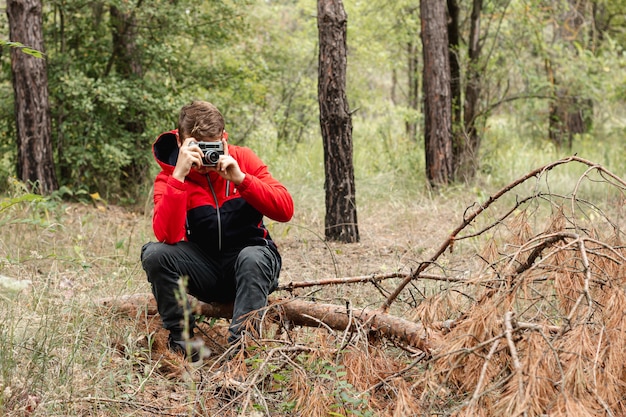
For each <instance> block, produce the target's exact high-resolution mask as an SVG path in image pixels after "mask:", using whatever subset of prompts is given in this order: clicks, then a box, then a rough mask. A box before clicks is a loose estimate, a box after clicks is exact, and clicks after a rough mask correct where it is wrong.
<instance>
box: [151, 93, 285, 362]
mask: <svg viewBox="0 0 626 417" xmlns="http://www.w3.org/2000/svg"><path fill="white" fill-rule="evenodd" d="M224 127H225V126H224V118H223V116H222V114H221V113H220V112H219V110H218V109H217V108H216V107H215V106H214V105H212V104H211V103H208V102H205V101H193V102H192V103H190V104H188V105H186V106H184V107H183V108H182V109H181V111H180V115H179V120H178V129H176V130H172V131H169V132H165V133H163V134H161V135H160V136H159V137H158V138H157V140H156V141H155V143H154V145H153V153H154V157H155V159H156V161H157V163H158V164H159V165H160V167H161V172H160V173H159V174H158V175H157V176H156V179H155V182H154V216H153V220H152V225H153V230H154V234H155V236H156V240H157V241H158V242H150V243H147V244H145V245H144V246H143V248H142V251H141V262H142V266H143V269H144V270H145V271H146V274H147V277H148V281H149V282H150V283H151V285H152V292H153V294H154V297H155V299H156V301H157V306H158V311H159V314H160V315H161V318H162V321H163V327H165V328H166V329H167V330H169V346H170V348H171V349H172V350H175V351H180V352H182V353H184V354H186V355H187V356H188V357H189V356H190V357H191V359H192V360H193V361H196V360H198V359H199V357H198V350H197V348H196V346H195V345H194V344H192V342H191V340H192V338H193V330H194V327H195V322H194V317H193V315H191V314H189V305H188V301H187V297H186V296H185V294H184V293H185V292H186V293H188V294H191V295H193V296H194V297H196V298H197V299H199V300H201V301H204V302H223V303H229V302H233V303H234V307H233V318H232V321H231V324H230V327H229V337H228V341H229V343H231V344H235V343H237V342H238V341H239V339H240V338H241V334H242V331H243V325H242V322H243V321H244V320H246V319H248V316H249V315H250V314H249V313H251V312H253V311H255V310H257V309H260V308H262V307H264V306H266V305H267V299H268V295H269V294H270V293H271V292H272V291H274V290H275V289H276V287H277V286H278V275H279V272H280V268H281V257H280V254H279V252H278V249H277V247H276V245H275V243H274V242H273V241H272V238H271V237H270V235H269V233H268V230H267V229H266V228H265V225H264V224H263V217H264V216H267V217H268V218H270V219H273V220H276V221H279V222H287V221H289V220H290V219H291V217H292V215H293V200H292V198H291V195H290V194H289V192H288V191H287V189H286V188H285V187H284V186H283V185H282V184H281V183H280V182H279V181H277V180H276V179H275V178H273V177H272V175H271V174H270V173H269V171H268V168H267V166H266V165H265V164H264V163H263V162H262V161H261V159H260V158H259V157H258V156H257V155H256V154H255V153H254V152H253V151H252V150H250V149H249V148H245V147H240V146H234V145H228V142H227V138H228V134H227V133H226V131H225V130H224ZM181 288H182V290H183V292H182V294H183V296H182V297H181ZM254 319H255V318H254V316H253V320H254ZM256 320H257V322H256V324H255V325H254V326H253V328H255V329H257V330H258V326H259V323H258V320H259V317H258V315H257V317H256ZM186 333H187V334H186Z"/></svg>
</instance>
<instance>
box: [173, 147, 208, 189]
mask: <svg viewBox="0 0 626 417" xmlns="http://www.w3.org/2000/svg"><path fill="white" fill-rule="evenodd" d="M195 141H196V140H195V139H194V138H187V139H185V141H184V142H183V143H182V144H181V145H180V148H178V160H177V161H176V167H174V172H173V173H172V177H174V178H176V179H177V180H178V181H180V182H185V177H186V176H187V175H189V171H191V168H192V167H196V168H199V167H202V156H203V155H202V151H201V150H200V148H199V147H197V146H189V144H190V143H191V142H195Z"/></svg>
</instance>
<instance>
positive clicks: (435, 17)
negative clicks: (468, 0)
mask: <svg viewBox="0 0 626 417" xmlns="http://www.w3.org/2000/svg"><path fill="white" fill-rule="evenodd" d="M420 11H421V24H422V44H423V53H424V75H423V78H424V82H423V86H424V116H425V125H424V145H425V152H426V176H427V178H428V181H429V183H430V185H431V186H433V187H437V186H440V185H445V184H448V183H450V181H451V180H452V175H453V169H452V168H453V165H452V163H453V155H452V134H451V130H452V115H451V112H452V103H451V97H450V57H449V55H448V31H447V23H446V21H447V14H446V4H445V3H444V2H442V1H440V0H421V1H420Z"/></svg>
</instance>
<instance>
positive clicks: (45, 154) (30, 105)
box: [6, 0, 59, 194]
mask: <svg viewBox="0 0 626 417" xmlns="http://www.w3.org/2000/svg"><path fill="white" fill-rule="evenodd" d="M41 9H42V5H41V1H40V0H8V1H7V3H6V10H7V16H8V20H9V37H10V40H11V41H12V42H20V43H22V44H24V45H26V46H28V47H30V48H33V49H36V50H38V51H40V52H42V53H43V52H44V44H43V30H42V14H41V13H42V10H41ZM11 72H12V74H13V91H14V94H15V119H16V124H17V175H18V178H19V179H20V180H22V181H24V182H26V183H27V184H28V186H29V187H31V188H32V190H33V191H35V192H40V193H42V194H50V193H51V192H52V191H55V190H57V189H58V188H59V186H58V182H57V177H56V173H55V168H54V159H53V152H52V139H51V136H52V128H51V122H50V104H49V102H48V75H47V72H46V60H45V58H37V57H34V56H32V55H28V54H25V53H23V52H22V51H21V50H20V49H19V48H11Z"/></svg>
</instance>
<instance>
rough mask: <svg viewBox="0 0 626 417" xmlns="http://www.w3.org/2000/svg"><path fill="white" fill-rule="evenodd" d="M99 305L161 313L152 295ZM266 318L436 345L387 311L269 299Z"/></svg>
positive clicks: (208, 312)
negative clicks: (365, 332)
mask: <svg viewBox="0 0 626 417" xmlns="http://www.w3.org/2000/svg"><path fill="white" fill-rule="evenodd" d="M190 300H191V305H192V306H193V312H194V313H195V314H200V315H203V316H205V317H215V318H225V319H230V318H232V313H233V306H232V304H222V303H203V302H202V301H198V300H196V299H195V298H193V297H190ZM98 304H99V305H100V306H103V307H106V308H110V309H113V310H114V311H116V312H119V313H124V314H127V315H129V316H132V315H136V314H137V313H138V312H140V311H141V312H144V313H145V314H148V315H150V316H153V315H157V314H158V311H157V306H156V301H155V299H154V297H153V296H152V294H135V295H129V296H124V297H115V298H105V299H101V300H98ZM264 317H265V318H266V319H270V320H273V321H276V322H285V321H288V322H290V323H291V324H292V325H295V326H306V327H325V326H326V327H328V328H330V329H332V330H338V331H346V330H347V331H367V332H368V334H369V336H370V337H376V335H377V334H378V335H379V336H380V337H384V338H388V339H393V340H396V341H399V342H401V343H402V344H404V345H406V346H410V347H413V348H416V349H419V350H421V351H423V352H426V353H430V352H431V350H432V349H433V348H434V346H432V343H431V341H430V338H429V337H427V336H428V335H427V333H426V330H425V329H424V327H423V326H422V325H421V324H419V323H415V322H412V321H409V320H405V319H402V318H400V317H396V316H393V315H390V314H386V313H384V312H382V311H380V310H373V309H368V308H354V307H351V306H339V305H334V304H321V303H316V302H311V301H305V300H301V299H297V298H276V299H272V300H270V304H269V306H268V307H267V310H266V314H265V315H264ZM433 336H436V335H433ZM433 340H434V339H433Z"/></svg>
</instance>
